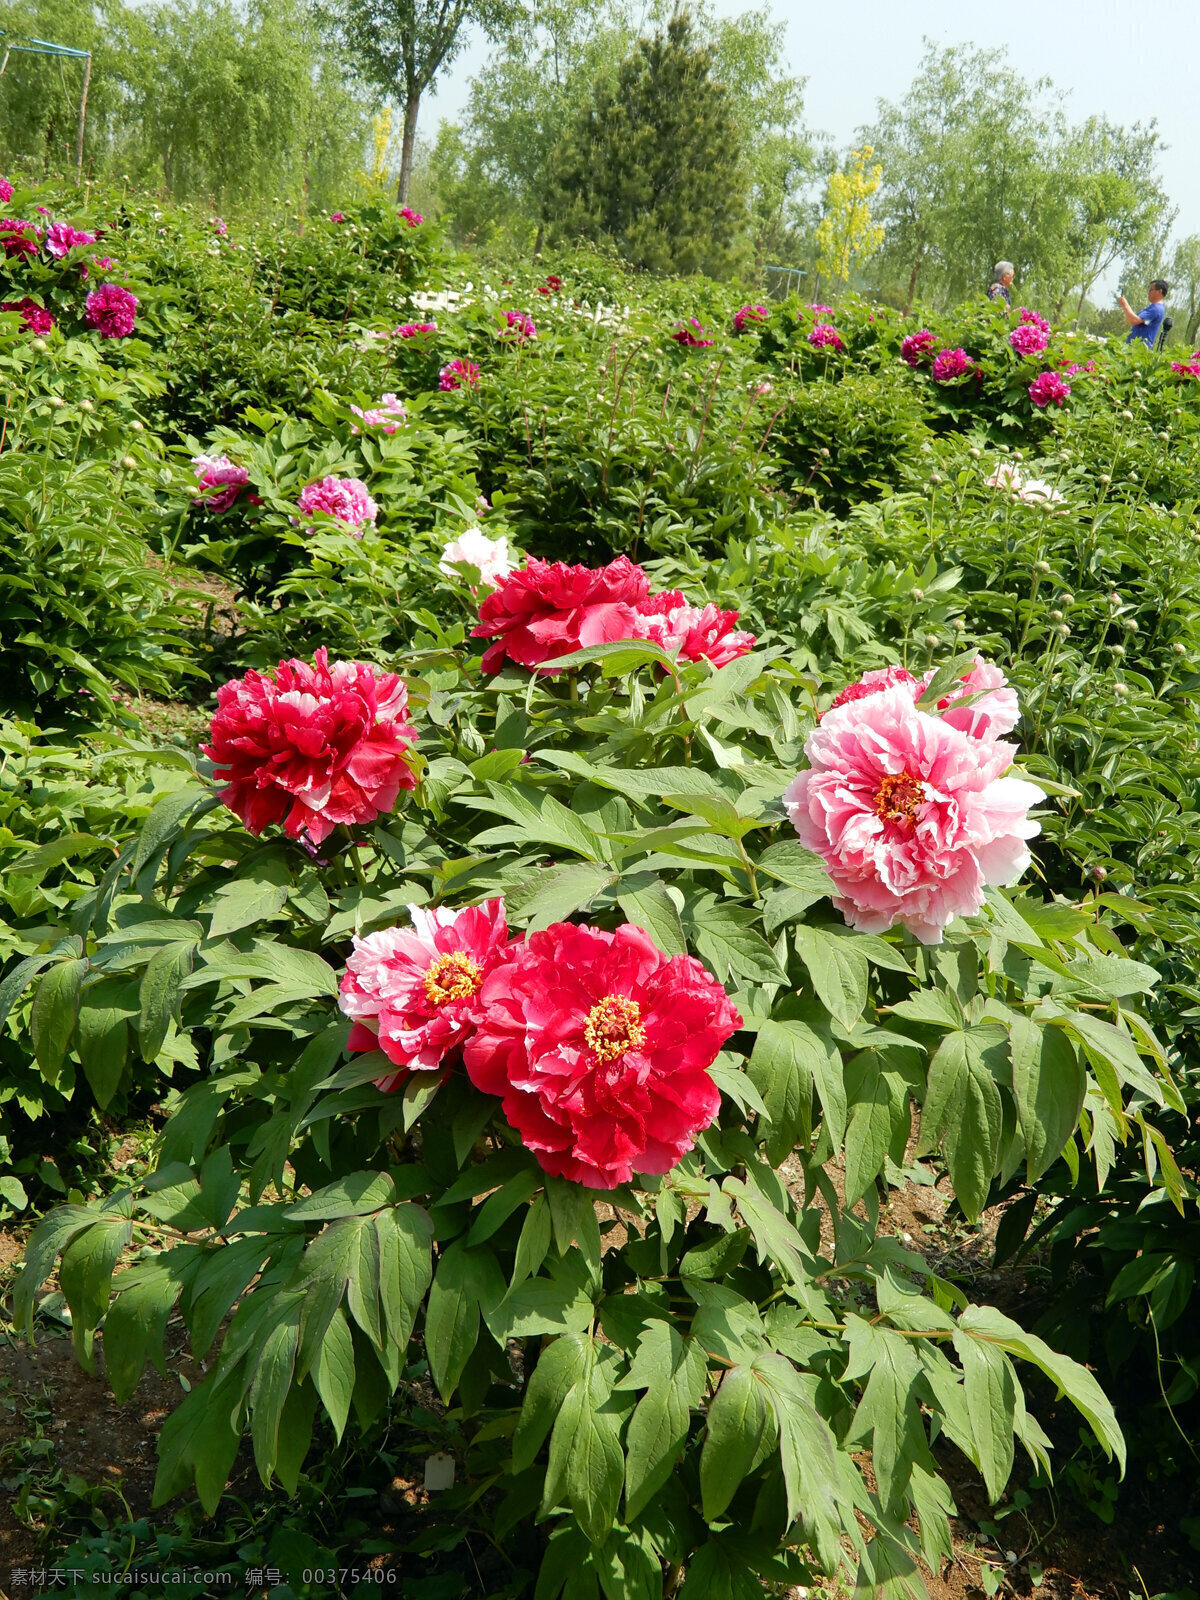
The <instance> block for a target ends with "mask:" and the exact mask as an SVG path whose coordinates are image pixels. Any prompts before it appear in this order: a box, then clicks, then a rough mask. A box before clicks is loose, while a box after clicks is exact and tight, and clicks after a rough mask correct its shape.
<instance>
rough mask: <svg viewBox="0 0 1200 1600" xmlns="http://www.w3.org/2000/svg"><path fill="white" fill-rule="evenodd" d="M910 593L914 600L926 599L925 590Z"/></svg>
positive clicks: (914, 590) (915, 590)
mask: <svg viewBox="0 0 1200 1600" xmlns="http://www.w3.org/2000/svg"><path fill="white" fill-rule="evenodd" d="M910 592H911V594H912V597H913V599H914V600H924V598H925V591H924V589H913V590H911V591H910Z"/></svg>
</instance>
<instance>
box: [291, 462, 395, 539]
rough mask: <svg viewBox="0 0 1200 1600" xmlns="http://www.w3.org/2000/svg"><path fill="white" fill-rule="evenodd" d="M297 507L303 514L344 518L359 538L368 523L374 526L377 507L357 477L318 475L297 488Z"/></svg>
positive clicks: (377, 512)
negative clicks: (313, 481)
mask: <svg viewBox="0 0 1200 1600" xmlns="http://www.w3.org/2000/svg"><path fill="white" fill-rule="evenodd" d="M299 505H300V510H301V511H302V512H303V514H304V515H305V516H306V517H314V516H316V515H317V514H318V513H319V512H323V513H324V514H325V516H327V517H336V519H337V520H338V521H339V522H344V523H345V524H346V526H347V529H348V530H349V532H350V533H352V534H353V535H354V537H355V538H356V539H361V538H362V536H363V529H364V528H365V527H366V526H367V524H368V523H370V524H371V526H372V527H374V526H375V518H376V517H377V516H378V515H379V507H378V506H377V505H376V504H375V502H374V500H372V499H371V496H370V495H369V494H368V493H367V486H366V484H365V483H363V482H362V480H361V479H359V478H337V477H333V476H330V477H328V478H320V479H318V481H317V482H316V483H310V484H306V485H305V487H304V488H303V489H301V491H300V500H299Z"/></svg>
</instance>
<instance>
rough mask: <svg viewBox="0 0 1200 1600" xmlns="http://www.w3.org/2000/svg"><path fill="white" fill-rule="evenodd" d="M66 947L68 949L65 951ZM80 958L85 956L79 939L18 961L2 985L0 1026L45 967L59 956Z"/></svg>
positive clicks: (67, 941)
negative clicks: (23, 991) (28, 985)
mask: <svg viewBox="0 0 1200 1600" xmlns="http://www.w3.org/2000/svg"><path fill="white" fill-rule="evenodd" d="M64 947H66V948H65V949H64ZM63 954H65V955H68V956H79V955H82V954H83V940H82V939H77V938H74V937H73V938H70V939H63V940H62V941H60V943H59V944H57V945H55V947H54V949H53V950H47V951H46V953H45V954H44V955H37V956H26V957H25V959H24V961H18V962H17V964H16V966H15V967H14V968H13V969H12V971H11V972H10V973H9V974H8V976H7V977H6V978H5V980H4V982H3V983H0V1024H3V1023H4V1022H5V1021H6V1020H7V1018H8V1013H9V1012H10V1011H11V1010H12V1008H13V1006H14V1004H15V1003H16V1000H17V997H18V996H19V995H20V994H21V991H22V990H23V989H24V988H25V986H26V984H28V982H29V980H30V979H31V978H32V977H34V976H35V975H36V974H37V973H39V972H40V971H41V970H42V968H43V967H46V966H49V964H50V963H51V961H54V960H55V959H56V958H57V957H58V956H59V955H63Z"/></svg>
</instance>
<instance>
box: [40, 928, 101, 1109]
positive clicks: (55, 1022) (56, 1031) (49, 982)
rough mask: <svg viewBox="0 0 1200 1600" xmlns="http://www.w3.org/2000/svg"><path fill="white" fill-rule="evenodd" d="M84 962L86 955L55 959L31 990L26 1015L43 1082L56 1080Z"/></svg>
mask: <svg viewBox="0 0 1200 1600" xmlns="http://www.w3.org/2000/svg"><path fill="white" fill-rule="evenodd" d="M88 965H89V963H88V960H87V958H86V956H79V957H76V958H75V959H74V960H71V961H60V962H58V963H57V964H56V965H55V966H53V967H51V968H50V970H49V972H47V973H46V975H45V976H44V977H43V978H42V980H41V982H40V983H39V984H38V986H37V989H36V991H35V993H34V996H33V1010H32V1013H31V1016H30V1028H31V1032H32V1034H33V1053H34V1055H35V1056H36V1058H37V1064H38V1066H39V1067H40V1068H41V1069H42V1076H43V1077H44V1078H45V1079H46V1082H47V1083H55V1082H57V1080H58V1074H59V1071H60V1070H61V1068H62V1064H63V1061H64V1060H65V1059H66V1054H67V1048H68V1046H69V1045H70V1043H71V1035H72V1034H73V1033H74V1032H75V1019H76V1017H77V1015H78V1013H79V998H80V992H81V990H82V987H83V978H84V974H85V973H86V972H87V970H88Z"/></svg>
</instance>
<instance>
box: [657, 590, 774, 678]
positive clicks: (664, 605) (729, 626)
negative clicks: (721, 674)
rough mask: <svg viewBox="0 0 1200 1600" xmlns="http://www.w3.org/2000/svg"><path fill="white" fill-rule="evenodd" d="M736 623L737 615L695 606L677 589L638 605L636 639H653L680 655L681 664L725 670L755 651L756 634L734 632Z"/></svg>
mask: <svg viewBox="0 0 1200 1600" xmlns="http://www.w3.org/2000/svg"><path fill="white" fill-rule="evenodd" d="M737 619H738V614H737V612H736V611H722V610H720V608H719V607H717V606H715V605H713V604H712V603H711V601H710V602H709V604H707V605H704V606H693V605H690V604H689V603H688V601H687V600H686V599H685V598H684V596H683V595H682V594H681V593H680V591H679V590H678V589H669V590H668V591H667V592H666V593H665V594H654V595H650V596H649V597H648V598H647V599H645V600H642V601H640V602H639V603H638V607H637V615H636V618H635V620H634V628H635V633H634V637H635V638H637V639H651V640H653V642H654V643H655V644H657V645H661V646H662V648H663V649H664V650H666V651H667V652H668V653H669V654H674V653H675V652H678V655H679V660H680V661H701V660H706V661H711V662H712V664H713V666H715V667H723V666H725V665H726V663H727V662H730V661H733V660H736V658H737V657H738V656H744V655H745V654H746V653H747V652H748V651H750V650H753V649H754V645H755V636H754V634H752V633H738V632H735V631H734V627H733V625H734V623H735V622H736V621H737Z"/></svg>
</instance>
